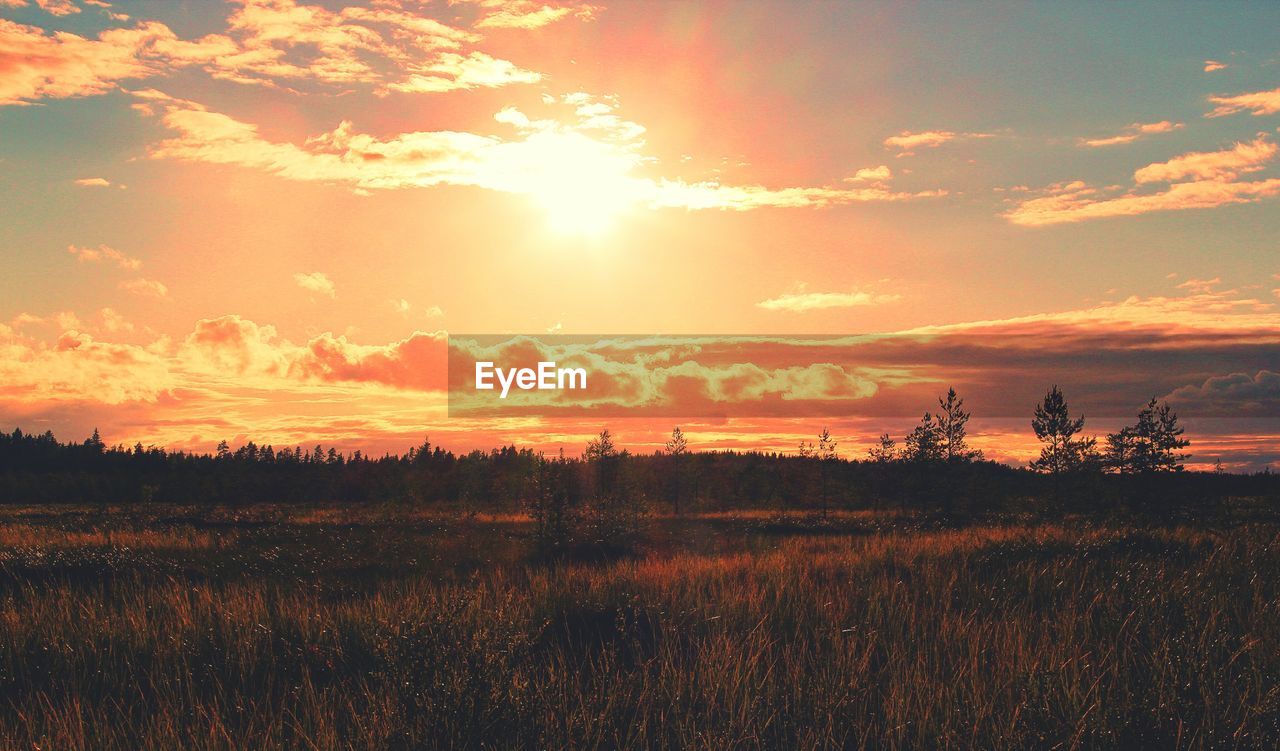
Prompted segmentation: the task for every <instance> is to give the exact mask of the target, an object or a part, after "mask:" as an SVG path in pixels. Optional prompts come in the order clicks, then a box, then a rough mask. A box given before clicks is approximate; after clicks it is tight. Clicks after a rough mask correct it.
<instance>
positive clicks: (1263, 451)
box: [0, 0, 1280, 470]
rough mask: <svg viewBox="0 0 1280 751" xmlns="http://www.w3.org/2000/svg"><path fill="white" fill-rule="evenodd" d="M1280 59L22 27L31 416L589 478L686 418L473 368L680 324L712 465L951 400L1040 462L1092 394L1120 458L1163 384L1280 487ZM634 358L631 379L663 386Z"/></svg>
mask: <svg viewBox="0 0 1280 751" xmlns="http://www.w3.org/2000/svg"><path fill="white" fill-rule="evenodd" d="M1277 28H1280V5H1277V4H1275V3H1233V4H1229V5H1226V6H1223V5H1215V6H1210V5H1207V4H1203V3H1185V4H1183V3H1158V4H1142V3H1132V4H1124V5H1115V4H1103V3H1071V4H1066V3H1030V4H1026V3H1009V4H1004V3H981V4H979V3H929V4H901V3H829V2H821V3H820V2H812V3H806V2H763V1H758V2H757V1H752V2H734V3H729V2H708V3H683V2H679V3H678V2H607V1H602V2H598V3H591V4H585V3H557V2H543V1H542V0H430V1H425V2H424V1H420V0H370V2H366V3H360V4H349V3H347V2H315V3H314V4H308V3H306V2H302V1H301V0H233V1H232V2H227V3H219V2H214V1H213V0H208V1H207V2H206V1H199V2H197V1H195V0H191V1H188V2H177V1H172V2H154V1H148V2H128V1H127V0H112V2H106V1H104V0H0V259H2V262H3V273H2V274H0V429H7V430H11V429H12V428H14V427H21V428H22V429H23V430H24V431H36V432H43V431H44V430H53V431H54V432H55V434H57V435H58V436H59V437H60V438H63V439H72V438H75V439H79V438H81V437H83V436H85V435H87V434H88V433H89V432H91V431H92V430H93V429H94V428H95V427H97V428H98V429H100V431H101V432H102V435H103V437H104V438H105V439H106V440H107V442H108V443H122V444H126V445H128V444H132V443H134V442H141V443H143V444H146V445H152V444H154V445H161V446H167V447H172V448H181V449H193V450H208V449H210V448H212V447H213V446H214V445H215V444H216V443H217V442H218V441H220V440H224V439H225V440H228V441H229V442H231V443H232V444H235V443H238V442H243V441H247V440H254V441H256V442H258V443H270V444H274V445H276V446H294V445H303V446H310V445H313V444H315V443H324V444H326V445H330V444H333V445H337V446H338V447H340V448H342V449H345V450H354V449H361V450H364V451H366V452H374V453H378V452H382V451H402V450H404V449H406V448H407V447H408V446H410V445H416V444H418V443H420V442H421V440H422V438H423V436H426V435H430V436H431V438H432V441H433V442H434V443H437V444H440V445H444V446H446V447H449V448H453V449H457V450H469V449H472V448H489V447H492V446H495V445H498V444H506V443H518V444H520V445H529V446H534V447H537V448H545V449H548V450H554V449H555V448H557V447H559V446H561V445H563V446H565V447H566V449H567V450H568V451H570V452H576V451H577V450H579V449H580V447H581V445H582V444H583V443H585V440H586V438H587V437H588V436H589V435H590V434H592V433H593V432H597V431H598V430H599V429H600V427H602V426H603V425H605V424H607V425H608V426H610V427H611V428H612V429H613V430H614V432H615V433H616V434H617V435H618V437H619V442H620V443H621V444H622V445H624V446H629V447H631V448H633V449H634V450H638V451H650V450H653V449H654V448H656V447H659V446H660V445H661V443H662V441H663V440H664V439H665V437H666V435H667V434H668V433H669V432H670V427H671V425H672V423H673V422H674V421H676V420H677V419H678V418H680V417H681V415H679V414H677V413H678V412H679V410H675V411H674V412H673V411H672V410H667V411H665V412H664V411H663V410H662V409H658V408H655V403H654V401H653V400H654V399H658V400H659V401H661V400H662V399H664V398H667V399H670V398H673V397H672V394H674V393H675V392H674V391H671V392H669V393H668V392H662V388H661V385H660V386H659V387H658V393H657V396H654V394H653V393H651V392H645V393H646V394H648V397H646V398H647V399H648V401H646V400H645V399H637V398H636V396H635V394H636V392H634V391H633V392H629V393H630V396H628V397H627V398H625V399H622V400H621V401H619V402H618V403H617V404H615V405H614V407H615V409H612V410H611V411H605V412H600V413H599V414H591V413H586V414H584V413H582V412H581V411H579V412H574V413H572V414H569V413H566V414H554V413H541V414H528V413H524V412H519V411H516V410H513V411H512V412H511V413H509V414H490V415H484V416H477V415H470V416H462V415H456V414H455V415H453V416H452V417H451V416H450V414H449V411H448V409H447V402H448V400H447V398H446V394H445V391H444V385H443V384H444V383H445V375H446V370H447V369H448V365H447V352H446V349H445V342H446V340H447V337H448V336H449V335H450V334H453V335H455V337H456V336H458V335H460V334H501V335H526V336H540V335H547V334H557V335H575V336H585V337H588V338H590V337H592V336H596V335H636V336H642V337H648V336H653V335H681V336H692V337H700V338H702V340H705V341H704V343H705V344H706V347H705V348H702V349H696V350H681V354H680V359H679V360H678V361H673V360H670V357H671V355H670V353H667V354H666V355H664V356H665V357H667V358H668V360H666V361H664V362H665V365H664V366H663V367H665V368H666V370H662V372H661V373H660V374H659V377H660V380H661V383H662V384H667V383H670V384H671V388H672V389H675V388H676V384H679V389H680V391H679V395H680V398H681V399H685V400H686V401H685V402H682V403H689V402H688V401H687V400H689V399H694V400H700V402H699V404H700V405H701V406H702V407H706V406H707V404H708V403H713V404H712V406H713V407H714V408H713V409H692V410H691V413H692V416H688V415H686V417H688V418H689V419H687V420H686V421H684V422H682V425H683V426H684V428H685V432H686V434H687V435H688V436H689V439H690V442H691V444H692V445H693V446H694V447H695V448H739V449H757V448H758V449H770V450H793V449H794V447H795V445H796V443H797V441H798V440H800V439H801V438H804V437H811V436H813V435H814V434H816V433H817V432H818V430H820V429H821V428H822V427H823V426H827V427H829V428H830V429H831V432H832V433H833V435H835V436H836V438H837V439H838V440H839V441H840V443H841V445H840V448H839V450H840V453H841V454H842V455H844V456H846V457H857V456H861V455H862V454H863V453H864V452H865V450H866V449H867V448H868V447H869V446H870V444H871V442H872V441H873V440H874V438H875V436H877V435H878V434H879V433H881V432H885V431H888V432H890V433H893V434H895V435H901V434H902V433H904V432H905V431H907V430H909V428H910V427H911V424H912V423H913V422H915V421H917V420H919V418H920V415H921V413H922V412H924V411H925V410H929V409H932V408H934V407H935V406H936V403H935V397H936V395H937V394H939V393H945V391H946V389H947V387H948V386H951V385H955V386H956V387H957V388H958V390H960V392H961V394H962V395H963V396H965V397H966V399H967V402H966V403H967V405H968V406H969V407H970V408H971V409H972V410H973V412H974V418H973V422H972V423H971V431H972V433H973V436H972V438H973V442H974V443H975V445H977V446H979V447H981V448H982V449H983V450H984V451H986V453H987V455H988V456H989V457H991V458H995V459H998V460H1002V461H1008V462H1010V463H1020V462H1024V461H1026V460H1027V459H1028V458H1030V457H1031V456H1034V454H1035V451H1036V445H1035V440H1034V437H1033V436H1032V435H1031V432H1030V427H1029V424H1028V421H1029V416H1030V413H1031V410H1032V408H1033V406H1034V404H1035V402H1036V400H1037V399H1038V398H1039V396H1041V395H1043V393H1044V392H1045V391H1047V390H1048V388H1049V387H1050V386H1051V385H1053V384H1060V385H1062V386H1063V388H1064V390H1065V391H1066V394H1067V397H1068V400H1069V401H1070V402H1071V404H1072V405H1073V407H1075V408H1076V409H1077V410H1078V411H1082V412H1083V413H1084V414H1085V415H1086V417H1087V418H1088V419H1089V422H1088V423H1087V425H1086V433H1092V432H1096V433H1098V434H1102V433H1105V432H1107V431H1109V430H1114V429H1116V428H1117V427H1119V426H1120V425H1121V424H1123V422H1124V421H1125V420H1130V421H1131V420H1132V418H1133V416H1134V415H1135V414H1136V412H1137V411H1138V409H1140V408H1141V407H1142V406H1143V404H1145V403H1146V401H1147V399H1149V398H1151V397H1158V398H1161V399H1164V400H1167V401H1169V402H1170V403H1171V404H1173V405H1174V406H1175V408H1176V409H1177V410H1178V413H1179V415H1181V416H1182V418H1183V421H1184V422H1185V423H1186V425H1187V427H1188V433H1189V437H1190V438H1191V439H1192V441H1193V445H1192V447H1191V452H1192V454H1193V457H1192V465H1193V466H1208V465H1209V464H1211V463H1213V462H1214V461H1215V460H1221V461H1222V462H1223V464H1224V465H1225V466H1227V467H1229V468H1231V469H1238V470H1257V469H1261V468H1262V467H1264V466H1268V465H1270V464H1273V463H1274V462H1276V461H1277V460H1280V253H1278V252H1277V251H1280V247H1278V241H1280V35H1278V34H1277V33H1276V31H1275V30H1276V29H1277ZM723 335H737V336H740V337H746V338H747V339H748V340H750V341H752V343H751V344H750V345H749V346H747V345H742V346H737V345H735V346H732V347H730V346H727V345H724V344H723V343H721V344H720V345H717V344H715V338H716V337H717V336H723ZM752 338H754V340H753V339H752ZM738 344H741V341H740V340H739V341H738ZM637 352H638V351H636V350H628V352H627V353H625V354H624V355H622V356H621V357H622V361H625V362H623V364H622V365H617V368H622V369H623V370H625V369H626V368H627V367H630V368H632V369H633V370H634V369H635V368H637V367H640V365H637V363H640V364H641V365H643V366H644V367H650V371H651V372H647V376H648V377H651V378H652V377H654V371H653V368H656V367H657V366H654V365H652V363H654V362H655V360H654V359H653V358H654V356H655V355H654V353H653V352H652V351H649V350H645V351H644V352H643V353H641V354H643V357H642V356H641V354H638V353H637ZM596 354H599V353H596ZM613 354H617V352H614V353H613ZM561 355H562V356H563V355H564V353H563V352H561ZM593 356H594V355H593ZM596 364H597V365H598V366H600V367H602V368H604V370H602V371H601V372H605V371H608V372H609V373H611V374H614V375H616V374H617V373H619V372H622V371H621V370H617V369H616V368H615V369H614V370H609V368H611V367H614V366H607V367H606V366H605V365H602V364H601V361H596ZM651 366H652V367H651ZM673 374H674V375H673ZM675 376H678V378H675ZM673 379H674V380H673ZM744 379H745V380H744ZM611 383H613V382H612V381H611ZM742 383H747V384H748V386H747V387H745V388H743V387H742ZM726 384H730V386H732V388H730V387H727V386H726ZM659 406H660V405H659ZM708 415H713V416H712V417H708Z"/></svg>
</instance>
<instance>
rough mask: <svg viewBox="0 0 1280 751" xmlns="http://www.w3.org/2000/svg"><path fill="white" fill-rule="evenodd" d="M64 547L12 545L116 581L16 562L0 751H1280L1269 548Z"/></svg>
mask: <svg viewBox="0 0 1280 751" xmlns="http://www.w3.org/2000/svg"><path fill="white" fill-rule="evenodd" d="M28 523H29V521H28V520H23V521H20V522H15V524H19V525H26V524H28ZM707 523H708V524H711V521H708V522H707ZM502 524H503V525H506V526H509V525H510V522H509V521H504V522H503V523H502ZM278 531H279V530H276V532H278ZM704 532H705V533H706V534H708V535H712V534H714V535H724V534H727V533H725V532H724V531H723V530H719V531H714V530H712V531H707V530H704ZM348 533H349V531H344V530H343V529H342V528H338V527H333V528H329V529H326V530H324V532H323V534H325V535H328V536H330V537H331V538H332V539H333V540H335V544H339V543H340V541H341V538H342V536H343V535H345V534H348ZM66 534H67V535H68V537H67V539H62V540H59V539H55V537H56V536H53V535H51V534H49V533H47V531H46V532H42V533H36V532H32V531H30V529H28V528H26V527H25V526H22V527H19V528H16V529H8V530H0V539H4V540H5V541H6V542H8V543H9V544H13V543H12V541H13V540H15V539H17V540H25V541H26V543H25V544H27V545H28V547H30V546H31V545H35V546H41V545H43V546H50V547H51V548H53V547H56V548H57V550H58V551H60V555H63V556H65V555H66V554H67V549H68V547H69V546H70V547H74V546H80V547H82V548H83V552H84V554H85V555H88V556H95V555H96V556H97V557H92V560H94V561H105V563H103V564H102V565H103V566H105V569H104V571H103V572H102V575H101V576H92V575H87V574H86V572H85V570H84V569H83V568H82V567H80V568H76V567H73V568H56V567H54V566H55V564H54V563H49V562H48V561H47V560H46V559H45V558H41V557H40V556H38V555H35V556H34V557H33V555H34V554H33V553H32V552H31V551H30V550H29V549H26V548H24V549H22V550H16V549H12V548H11V549H10V550H9V551H7V552H5V553H3V554H0V747H4V748H15V749H21V748H27V749H30V748H40V749H175V748H191V749H235V748H260V749H273V748H306V749H338V748H354V749H375V748H376V749H382V748H455V747H457V748H620V747H652V748H677V747H678V748H707V749H728V748H865V747H872V748H942V747H952V748H954V747H964V748H974V747H978V748H1123V749H1130V748H1162V749H1163V748H1275V747H1276V746H1277V744H1280V583H1278V582H1277V576H1276V575H1277V573H1280V565H1278V564H1280V526H1275V525H1253V526H1246V527H1239V528H1235V529H1231V530H1229V531H1208V530H1199V529H1192V528H1173V529H1164V530H1139V529H1132V528H1112V529H1103V528H1085V527H1068V526H1063V525H1037V526H984V527H976V528H968V529H961V530H946V531H910V530H904V531H892V530H890V531H882V532H876V533H873V534H859V535H853V534H849V535H832V534H824V535H823V536H821V537H805V536H798V535H797V536H791V537H785V538H752V539H749V540H746V539H744V540H739V541H738V542H737V543H735V544H719V545H716V546H714V548H715V549H714V550H711V551H710V552H707V553H698V552H691V551H690V550H678V549H673V550H654V551H651V552H649V553H648V554H646V555H644V556H641V557H638V558H634V559H629V560H622V561H614V562H611V563H597V564H568V563H565V564H558V565H551V566H535V565H531V564H526V563H521V562H520V557H519V556H513V557H509V558H503V559H501V560H502V561H505V562H501V563H494V564H493V565H489V566H480V567H473V568H469V569H467V570H466V571H463V572H461V573H457V572H453V571H451V570H450V568H449V567H448V566H447V565H446V566H444V567H443V568H441V569H439V570H437V571H426V570H417V569H412V570H405V569H403V568H398V567H395V566H392V565H391V562H389V561H386V560H379V559H377V558H376V555H377V552H376V551H377V548H376V547H367V546H361V547H360V548H359V549H360V550H361V551H363V554H365V555H367V556H370V560H367V561H365V562H364V563H365V564H367V566H366V567H365V568H360V569H359V573H358V575H353V574H352V573H351V571H352V570H351V569H349V568H346V567H336V568H323V567H321V568H318V569H317V572H316V574H315V576H313V577H308V576H306V575H290V576H287V577H270V576H259V575H256V574H246V573H245V571H250V572H253V571H260V570H262V569H263V568H264V567H266V564H264V563H263V561H256V565H255V566H251V567H249V568H246V569H241V568H239V567H238V566H239V565H240V564H245V565H247V564H248V563H252V562H253V561H250V560H249V559H251V558H254V559H256V557H258V556H263V555H266V556H270V555H273V554H272V553H270V551H272V550H276V548H275V547H274V546H272V547H264V548H254V547H252V538H253V537H254V535H255V534H258V533H256V532H255V531H253V530H252V529H240V530H237V531H236V533H235V534H234V535H233V536H231V537H228V538H226V539H225V540H222V539H221V538H219V539H217V540H213V541H210V540H208V539H206V538H202V537H199V536H198V535H195V534H194V533H192V534H187V535H186V536H184V535H182V534H178V535H176V536H174V537H173V539H174V540H175V541H176V543H175V544H174V545H170V546H167V547H166V546H162V545H159V543H158V542H157V544H156V545H153V546H151V547H148V548H147V549H146V550H144V551H142V552H143V553H145V554H146V555H147V556H148V557H146V558H144V559H138V558H130V557H128V556H123V555H119V556H114V557H113V556H104V555H101V549H102V548H103V546H105V547H106V548H109V549H116V550H117V552H119V548H113V546H119V545H120V544H121V543H123V542H131V541H132V538H121V537H112V536H111V535H109V534H106V533H101V534H88V533H81V534H80V535H79V536H78V537H72V535H74V534H76V533H75V531H74V530H66ZM262 534H267V533H266V532H263V533H262ZM456 534H460V532H458V530H456V529H455V530H452V531H450V532H449V534H448V536H449V537H452V536H454V535H456ZM162 538H163V535H161V536H160V538H157V539H162ZM183 541H185V542H183ZM153 542H155V541H153ZM418 542H419V544H421V545H422V546H423V547H424V551H423V556H424V557H429V554H428V552H427V550H425V548H430V547H431V546H433V545H438V544H440V543H441V542H442V537H441V536H440V535H438V534H437V535H426V534H424V535H423V536H421V537H420V538H418ZM485 544H489V545H495V546H496V545H503V544H508V545H509V544H513V543H511V539H510V538H507V537H502V536H497V537H494V538H491V539H489V540H488V542H487V543H485ZM227 548H231V549H233V551H234V550H236V549H238V550H239V551H240V552H239V553H234V554H231V555H230V557H227V556H228V551H227ZM95 550H97V551H98V552H97V553H95V552H94V551H95ZM394 550H395V551H397V553H396V554H401V553H400V552H399V551H402V547H399V546H397V547H396V548H394ZM218 556H221V557H219V558H217V560H218V561H222V563H219V564H218V565H213V564H212V563H210V560H206V558H210V559H211V558H212V557H218ZM59 560H61V559H59ZM140 560H145V561H148V562H149V563H148V565H141V564H140V563H139V561H140ZM344 560H345V559H344ZM157 561H161V562H163V563H164V565H159V564H158V563H156V562H157ZM268 561H269V558H268ZM42 567H44V568H42ZM46 569H47V570H46Z"/></svg>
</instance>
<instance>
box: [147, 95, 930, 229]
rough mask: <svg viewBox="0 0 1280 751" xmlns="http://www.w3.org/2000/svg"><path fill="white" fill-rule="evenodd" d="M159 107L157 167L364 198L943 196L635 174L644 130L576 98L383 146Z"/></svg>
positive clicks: (188, 108)
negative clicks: (265, 132) (493, 126)
mask: <svg viewBox="0 0 1280 751" xmlns="http://www.w3.org/2000/svg"><path fill="white" fill-rule="evenodd" d="M135 96H137V97H139V98H140V99H142V100H143V101H144V102H145V103H147V104H148V105H153V106H157V107H161V108H162V109H163V115H162V120H163V122H164V124H165V125H166V126H167V127H168V128H169V129H171V130H173V131H175V132H176V134H177V135H176V136H175V137H173V138H170V139H166V140H164V141H161V142H159V143H157V144H155V145H153V146H152V147H151V148H150V150H149V152H150V155H151V157H152V158H156V159H178V160H182V161H193V162H205V163H212V164H236V165H240V166H243V167H248V168H253V169H259V170H263V171H265V172H268V173H271V174H275V175H279V176H280V177H283V178H286V179H290V180H305V181H320V182H329V183H338V184H345V185H348V186H350V187H353V188H359V189H364V190H392V189H402V188H421V187H430V186H435V185H459V186H470V187H477V188H484V189H488V190H494V191H499V192H505V193H517V194H524V195H531V196H535V197H537V198H538V199H539V200H540V201H543V202H546V203H547V204H548V205H549V207H551V208H552V209H554V208H556V207H560V208H571V209H572V210H574V211H577V212H579V213H580V212H581V207H582V206H584V205H585V206H592V207H594V208H595V209H600V210H605V209H615V210H616V209H617V208H620V207H625V206H649V207H651V208H683V209H690V210H694V209H721V210H734V211H746V210H750V209H757V208H796V207H826V206H834V205H845V204H851V203H860V202H882V201H906V200H912V199H918V198H929V197H936V196H941V195H945V192H944V191H941V190H930V191H917V192H909V191H893V190H890V189H888V188H886V187H884V186H882V185H870V186H864V187H849V188H840V187H826V186H814V187H785V188H770V187H766V186H763V185H725V184H722V183H719V182H715V181H706V182H697V183H688V182H685V181H683V180H679V179H667V178H656V179H655V178H650V177H642V176H639V175H637V174H635V172H637V171H638V169H639V167H640V166H641V165H642V164H644V163H645V162H647V161H648V159H647V158H646V157H645V156H644V155H643V154H642V153H641V152H640V149H641V147H642V146H643V145H644V142H643V141H642V140H641V138H640V136H641V135H642V134H643V132H644V129H643V127H641V126H639V125H637V124H635V123H631V122H630V121H627V120H623V119H622V118H620V117H618V116H617V115H616V114H615V112H614V105H613V104H611V103H609V102H607V101H604V100H598V99H592V98H589V97H586V95H575V96H574V98H573V99H572V100H571V101H570V102H569V103H570V104H572V105H573V106H574V107H575V109H574V113H573V116H572V118H570V120H569V121H568V122H560V121H558V120H553V119H539V120H533V119H530V118H529V117H528V116H526V115H524V114H523V113H520V112H519V111H517V110H514V109H512V108H507V109H504V110H502V111H500V112H498V113H497V115H496V116H495V117H496V119H497V120H498V121H499V122H501V123H503V124H506V125H509V126H511V127H512V128H513V129H514V130H515V131H516V137H515V138H509V139H504V138H500V137H497V136H483V135H478V134H475V133H466V132H457V131H427V132H415V133H401V134H399V135H396V136H393V137H390V138H385V139H383V138H378V137H375V136H372V135H368V134H364V133H359V132H357V131H356V130H355V126H354V125H353V124H352V123H351V122H349V121H344V122H342V123H340V124H339V125H338V127H337V128H335V129H334V130H332V131H329V132H327V133H322V134H319V135H317V136H313V137H311V138H308V139H306V140H305V141H304V142H303V143H302V144H301V145H298V144H294V143H281V142H275V141H269V140H267V139H265V138H263V137H262V136H261V135H260V134H259V132H258V129H257V127H256V126H254V125H251V124H249V123H245V122H242V121H239V120H235V119H233V118H231V117H229V116H227V115H224V114H221V113H217V112H212V111H209V110H208V109H206V108H205V107H203V106H202V105H200V104H197V103H195V102H190V101H186V100H181V99H176V98H173V97H169V96H168V95H165V94H163V93H161V92H158V91H155V90H143V91H138V92H135Z"/></svg>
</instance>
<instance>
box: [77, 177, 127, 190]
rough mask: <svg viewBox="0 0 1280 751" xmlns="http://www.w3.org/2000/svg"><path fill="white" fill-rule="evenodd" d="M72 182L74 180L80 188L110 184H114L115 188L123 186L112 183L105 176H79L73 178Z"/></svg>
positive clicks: (107, 186) (105, 186) (101, 186)
mask: <svg viewBox="0 0 1280 751" xmlns="http://www.w3.org/2000/svg"><path fill="white" fill-rule="evenodd" d="M72 182H74V183H75V184H76V185H79V186H80V187H82V188H110V187H112V186H115V187H117V188H123V187H125V186H123V185H118V184H116V183H113V182H111V181H110V180H108V179H107V178H105V177H81V178H79V179H76V180H73V181H72Z"/></svg>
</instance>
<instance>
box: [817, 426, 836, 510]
mask: <svg viewBox="0 0 1280 751" xmlns="http://www.w3.org/2000/svg"><path fill="white" fill-rule="evenodd" d="M836 445H837V444H836V442H835V441H834V440H832V438H831V432H830V431H828V430H827V429H826V428H825V427H824V428H823V429H822V432H821V433H819V434H818V445H817V447H816V449H815V453H814V454H813V458H815V459H817V460H818V478H819V480H818V485H819V487H820V488H821V498H822V518H823V519H826V518H827V509H828V507H829V505H830V504H829V502H828V497H827V485H828V480H829V479H830V477H829V475H830V474H831V470H832V467H833V465H834V464H835V462H836V460H837V459H838V458H839V455H837V454H836Z"/></svg>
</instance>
